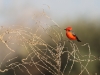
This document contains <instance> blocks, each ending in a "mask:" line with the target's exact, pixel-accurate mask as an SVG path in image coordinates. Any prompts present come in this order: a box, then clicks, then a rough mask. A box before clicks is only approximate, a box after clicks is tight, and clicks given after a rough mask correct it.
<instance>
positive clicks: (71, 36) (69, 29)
mask: <svg viewBox="0 0 100 75" xmlns="http://www.w3.org/2000/svg"><path fill="white" fill-rule="evenodd" d="M64 30H66V36H67V37H68V38H69V39H70V40H77V41H78V42H81V41H80V40H79V39H78V37H77V36H76V35H75V34H74V33H73V32H72V31H71V30H72V27H67V28H66V29H64Z"/></svg>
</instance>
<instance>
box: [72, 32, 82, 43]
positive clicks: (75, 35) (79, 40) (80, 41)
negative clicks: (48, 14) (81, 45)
mask: <svg viewBox="0 0 100 75" xmlns="http://www.w3.org/2000/svg"><path fill="white" fill-rule="evenodd" d="M72 34H73V36H75V37H76V39H77V41H78V42H81V41H80V40H79V38H78V37H77V36H76V34H75V33H74V32H73V31H72Z"/></svg>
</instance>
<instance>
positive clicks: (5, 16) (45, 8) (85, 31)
mask: <svg viewBox="0 0 100 75" xmlns="http://www.w3.org/2000/svg"><path fill="white" fill-rule="evenodd" d="M44 12H45V14H47V15H48V16H49V17H50V18H51V19H52V20H54V21H55V22H56V23H57V24H58V25H59V26H60V28H61V31H62V33H63V35H64V39H67V38H66V36H65V31H64V29H65V28H66V27H67V26H72V27H73V31H74V32H75V33H76V34H77V36H78V37H79V38H80V40H81V41H82V42H81V43H77V42H76V41H75V43H76V44H77V45H78V46H79V48H80V52H82V53H83V54H85V53H87V52H88V48H83V47H80V45H82V44H84V43H89V45H90V47H91V52H92V54H93V55H95V56H96V57H99V56H100V50H99V49H100V0H16V1H15V0H0V26H3V27H4V28H5V27H6V26H7V27H11V26H12V25H15V26H27V27H31V29H33V33H34V31H36V29H37V28H38V26H37V25H38V24H40V25H42V26H43V27H46V25H47V24H48V25H54V23H52V21H51V20H50V19H47V18H46V17H45V16H44V15H43V13H44ZM36 22H38V24H37V23H36ZM0 33H1V32H0ZM39 33H40V32H39ZM39 33H38V34H37V35H39ZM46 40H47V41H48V42H49V43H50V44H52V42H51V41H50V40H48V38H46ZM1 44H2V43H0V45H1ZM14 47H15V50H18V48H17V47H18V46H14ZM3 50H5V52H4V51H3ZM3 53H4V54H3ZM17 53H18V54H16V53H15V54H12V56H16V55H18V56H20V58H19V59H17V60H16V61H20V59H21V58H23V57H25V55H26V52H25V53H24V51H19V52H18V51H17ZM6 54H7V51H6V49H5V46H3V45H1V49H0V55H1V56H0V62H2V60H3V58H4V56H5V55H6ZM76 66H77V64H76ZM29 68H30V70H31V71H32V70H33V69H34V72H35V73H36V74H34V73H33V75H41V74H40V73H39V72H38V71H37V70H36V68H35V66H34V68H33V67H32V68H31V67H29ZM88 69H89V72H90V73H91V75H94V74H95V73H97V74H98V75H99V74H100V61H94V62H92V63H90V64H89V65H88ZM35 70H36V71H35ZM78 70H79V68H77V69H76V68H75V69H73V71H72V72H73V73H71V75H75V74H74V73H77V72H79V71H78ZM17 73H18V74H20V75H21V74H23V73H19V72H17V71H16V74H17ZM46 74H47V75H49V74H48V73H46ZM66 74H67V73H66ZM0 75H14V72H13V70H9V71H7V72H4V73H1V74H0ZM76 75H77V74H76ZM85 75H86V74H85Z"/></svg>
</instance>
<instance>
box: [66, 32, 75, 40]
mask: <svg viewBox="0 0 100 75" xmlns="http://www.w3.org/2000/svg"><path fill="white" fill-rule="evenodd" d="M66 36H67V37H68V38H69V39H71V40H76V37H75V36H74V35H73V34H72V33H71V32H66Z"/></svg>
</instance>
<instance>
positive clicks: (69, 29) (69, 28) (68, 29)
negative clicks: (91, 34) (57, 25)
mask: <svg viewBox="0 0 100 75" xmlns="http://www.w3.org/2000/svg"><path fill="white" fill-rule="evenodd" d="M64 30H66V31H71V30H72V27H67V28H66V29H64Z"/></svg>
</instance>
